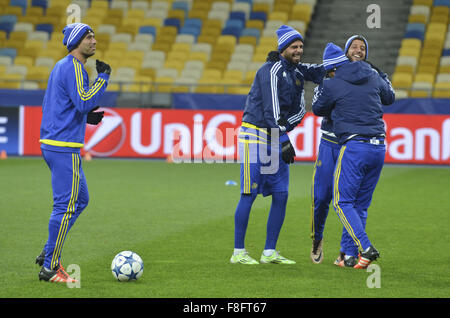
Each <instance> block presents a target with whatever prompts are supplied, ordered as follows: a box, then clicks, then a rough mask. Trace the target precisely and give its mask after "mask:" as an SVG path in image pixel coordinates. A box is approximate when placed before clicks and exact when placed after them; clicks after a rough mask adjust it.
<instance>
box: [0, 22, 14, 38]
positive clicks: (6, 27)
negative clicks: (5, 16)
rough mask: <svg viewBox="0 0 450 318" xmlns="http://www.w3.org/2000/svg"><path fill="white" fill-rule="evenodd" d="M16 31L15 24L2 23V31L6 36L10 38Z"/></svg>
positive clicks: (0, 29) (0, 25) (0, 27)
mask: <svg viewBox="0 0 450 318" xmlns="http://www.w3.org/2000/svg"><path fill="white" fill-rule="evenodd" d="M12 30H14V23H11V22H0V31H5V32H6V36H7V37H8V38H9V34H10V33H11V32H12Z"/></svg>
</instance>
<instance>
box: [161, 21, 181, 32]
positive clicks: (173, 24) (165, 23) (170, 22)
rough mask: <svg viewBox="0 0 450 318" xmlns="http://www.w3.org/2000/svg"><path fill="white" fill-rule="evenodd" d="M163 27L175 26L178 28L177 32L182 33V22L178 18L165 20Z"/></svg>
mask: <svg viewBox="0 0 450 318" xmlns="http://www.w3.org/2000/svg"><path fill="white" fill-rule="evenodd" d="M163 25H165V26H174V27H176V28H177V32H178V31H180V27H181V21H180V19H178V18H166V19H164V23H163Z"/></svg>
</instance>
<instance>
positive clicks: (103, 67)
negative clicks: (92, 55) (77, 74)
mask: <svg viewBox="0 0 450 318" xmlns="http://www.w3.org/2000/svg"><path fill="white" fill-rule="evenodd" d="M95 68H96V69H97V73H98V74H100V73H105V74H108V75H109V74H111V66H109V65H108V64H106V63H105V62H102V61H99V60H95Z"/></svg>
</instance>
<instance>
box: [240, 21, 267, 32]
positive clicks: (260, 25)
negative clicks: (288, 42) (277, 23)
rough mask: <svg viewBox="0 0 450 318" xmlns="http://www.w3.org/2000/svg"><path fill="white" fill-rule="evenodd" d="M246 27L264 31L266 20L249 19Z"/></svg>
mask: <svg viewBox="0 0 450 318" xmlns="http://www.w3.org/2000/svg"><path fill="white" fill-rule="evenodd" d="M245 27H246V28H253V29H258V30H260V31H262V30H263V29H264V22H263V21H262V20H247V21H246V22H245Z"/></svg>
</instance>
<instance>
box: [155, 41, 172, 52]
mask: <svg viewBox="0 0 450 318" xmlns="http://www.w3.org/2000/svg"><path fill="white" fill-rule="evenodd" d="M171 47H172V42H165V41H156V42H155V43H153V45H152V50H153V51H163V52H165V53H166V54H167V53H169V52H170V49H171Z"/></svg>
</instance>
